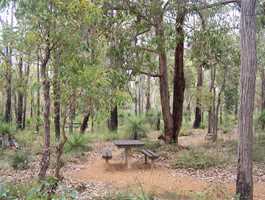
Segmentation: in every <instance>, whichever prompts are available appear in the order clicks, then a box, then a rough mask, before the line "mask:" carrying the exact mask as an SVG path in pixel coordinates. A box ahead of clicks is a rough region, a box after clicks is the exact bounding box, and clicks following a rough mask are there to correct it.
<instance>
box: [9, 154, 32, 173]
mask: <svg viewBox="0 0 265 200" xmlns="http://www.w3.org/2000/svg"><path fill="white" fill-rule="evenodd" d="M28 164H29V156H28V153H26V152H19V151H18V152H16V153H15V154H14V156H13V157H12V159H11V166H12V167H13V168H14V169H27V168H28Z"/></svg>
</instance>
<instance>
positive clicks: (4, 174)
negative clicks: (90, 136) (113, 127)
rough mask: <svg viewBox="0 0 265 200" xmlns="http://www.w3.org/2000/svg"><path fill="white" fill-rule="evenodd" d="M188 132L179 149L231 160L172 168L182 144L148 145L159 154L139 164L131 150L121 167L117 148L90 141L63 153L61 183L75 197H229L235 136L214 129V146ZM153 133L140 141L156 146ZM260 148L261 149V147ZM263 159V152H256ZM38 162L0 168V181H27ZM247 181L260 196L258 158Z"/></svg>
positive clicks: (262, 175)
mask: <svg viewBox="0 0 265 200" xmlns="http://www.w3.org/2000/svg"><path fill="white" fill-rule="evenodd" d="M191 131H192V134H191V135H189V136H181V137H180V138H179V143H180V144H181V146H182V147H187V148H188V149H194V151H196V152H197V151H199V150H200V149H201V148H203V151H206V152H207V153H208V154H212V153H216V152H215V151H217V152H218V153H219V152H221V153H222V154H223V155H226V154H229V156H231V155H232V159H231V160H229V162H227V163H225V164H224V165H217V166H215V167H210V168H205V169H192V168H185V167H184V168H182V169H181V168H178V167H174V163H175V162H176V160H177V159H178V158H179V156H181V155H183V152H184V151H185V148H184V150H183V149H181V150H180V149H178V148H177V146H176V145H165V144H164V145H160V147H156V146H153V149H154V150H155V151H156V152H157V153H158V154H159V155H160V157H159V159H158V160H156V161H155V165H154V166H152V167H151V166H150V164H147V165H146V164H144V156H143V155H142V154H140V153H138V152H136V151H133V152H132V155H131V157H130V159H129V167H128V168H127V167H125V165H124V164H123V149H118V148H117V147H116V146H115V145H113V143H112V142H111V141H108V142H107V141H97V142H96V141H95V142H92V143H91V145H92V150H91V151H88V152H81V154H78V155H75V156H73V155H69V156H67V155H65V158H64V159H66V162H65V163H66V165H65V166H64V167H63V169H62V170H61V171H62V173H63V175H64V177H65V179H64V181H63V183H62V184H61V185H62V186H63V187H67V188H70V189H71V188H73V189H75V190H77V191H78V194H79V198H78V199H79V200H95V199H103V198H102V197H104V196H108V195H110V196H111V195H112V194H113V193H114V194H116V193H120V192H125V193H132V194H139V193H141V192H143V191H144V192H145V193H151V194H154V195H155V196H156V197H158V199H162V200H176V199H179V200H197V199H199V200H206V199H207V200H208V199H209V200H211V199H214V200H224V199H232V196H233V194H234V189H235V182H236V144H235V143H234V141H236V140H237V134H236V131H233V132H232V133H227V134H221V133H220V134H219V139H218V144H214V145H209V144H207V143H206V141H205V134H204V131H205V130H196V131H195V130H191ZM158 135H159V132H151V133H149V134H148V139H146V140H145V141H146V142H149V143H150V142H151V143H152V142H153V144H157V143H158V141H157V136H158ZM231 144H232V147H233V151H230V150H229V151H226V150H225V149H226V148H227V146H229V145H231ZM207 145H208V146H207ZM106 147H108V148H110V149H111V150H112V152H113V159H112V160H110V162H109V164H106V163H105V161H104V160H102V158H101V152H102V150H103V149H104V148H106ZM147 148H148V147H147ZM229 148H230V146H229ZM262 151H264V148H263V146H262ZM227 152H228V153H227ZM230 154H231V155H230ZM214 155H215V154H214ZM216 155H217V154H216ZM218 155H219V154H218ZM263 157H264V154H262V158H263ZM39 160H40V154H37V156H36V157H34V158H33V159H32V161H31V162H30V166H29V168H28V169H26V170H14V169H11V168H10V167H8V166H6V167H2V168H1V167H0V183H1V181H7V182H15V183H24V182H27V181H31V180H32V179H34V178H35V177H37V174H38V169H39ZM3 162H4V161H3ZM3 162H2V164H4V163H3ZM0 163H1V162H0ZM1 166H3V165H1ZM53 168H54V161H53V160H51V167H50V169H49V171H48V174H53ZM253 180H254V200H264V199H265V193H264V188H265V166H264V164H262V162H261V163H259V164H258V163H256V162H255V163H254V167H253ZM201 196H203V198H202V197H201Z"/></svg>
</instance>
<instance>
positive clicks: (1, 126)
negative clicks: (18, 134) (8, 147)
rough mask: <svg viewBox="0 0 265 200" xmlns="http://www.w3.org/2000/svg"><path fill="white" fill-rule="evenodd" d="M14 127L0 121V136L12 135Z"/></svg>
mask: <svg viewBox="0 0 265 200" xmlns="http://www.w3.org/2000/svg"><path fill="white" fill-rule="evenodd" d="M14 131H15V130H14V127H13V126H12V125H10V124H8V123H5V122H2V121H0V135H1V134H3V135H5V134H6V135H12V134H13V133H14Z"/></svg>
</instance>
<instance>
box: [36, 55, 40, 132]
mask: <svg viewBox="0 0 265 200" xmlns="http://www.w3.org/2000/svg"><path fill="white" fill-rule="evenodd" d="M37 83H38V85H40V58H39V52H38V61H37ZM36 114H37V116H36V119H37V120H36V133H37V134H38V133H39V131H40V87H38V89H37V112H36Z"/></svg>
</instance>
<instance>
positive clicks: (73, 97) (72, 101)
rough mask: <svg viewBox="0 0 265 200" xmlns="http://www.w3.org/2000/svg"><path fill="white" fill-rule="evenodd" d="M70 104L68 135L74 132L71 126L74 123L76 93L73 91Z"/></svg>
mask: <svg viewBox="0 0 265 200" xmlns="http://www.w3.org/2000/svg"><path fill="white" fill-rule="evenodd" d="M71 98H72V99H71V104H70V124H69V133H70V134H72V133H73V132H74V128H73V124H74V121H75V111H76V108H75V106H76V92H75V91H73V95H72V97H71Z"/></svg>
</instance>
